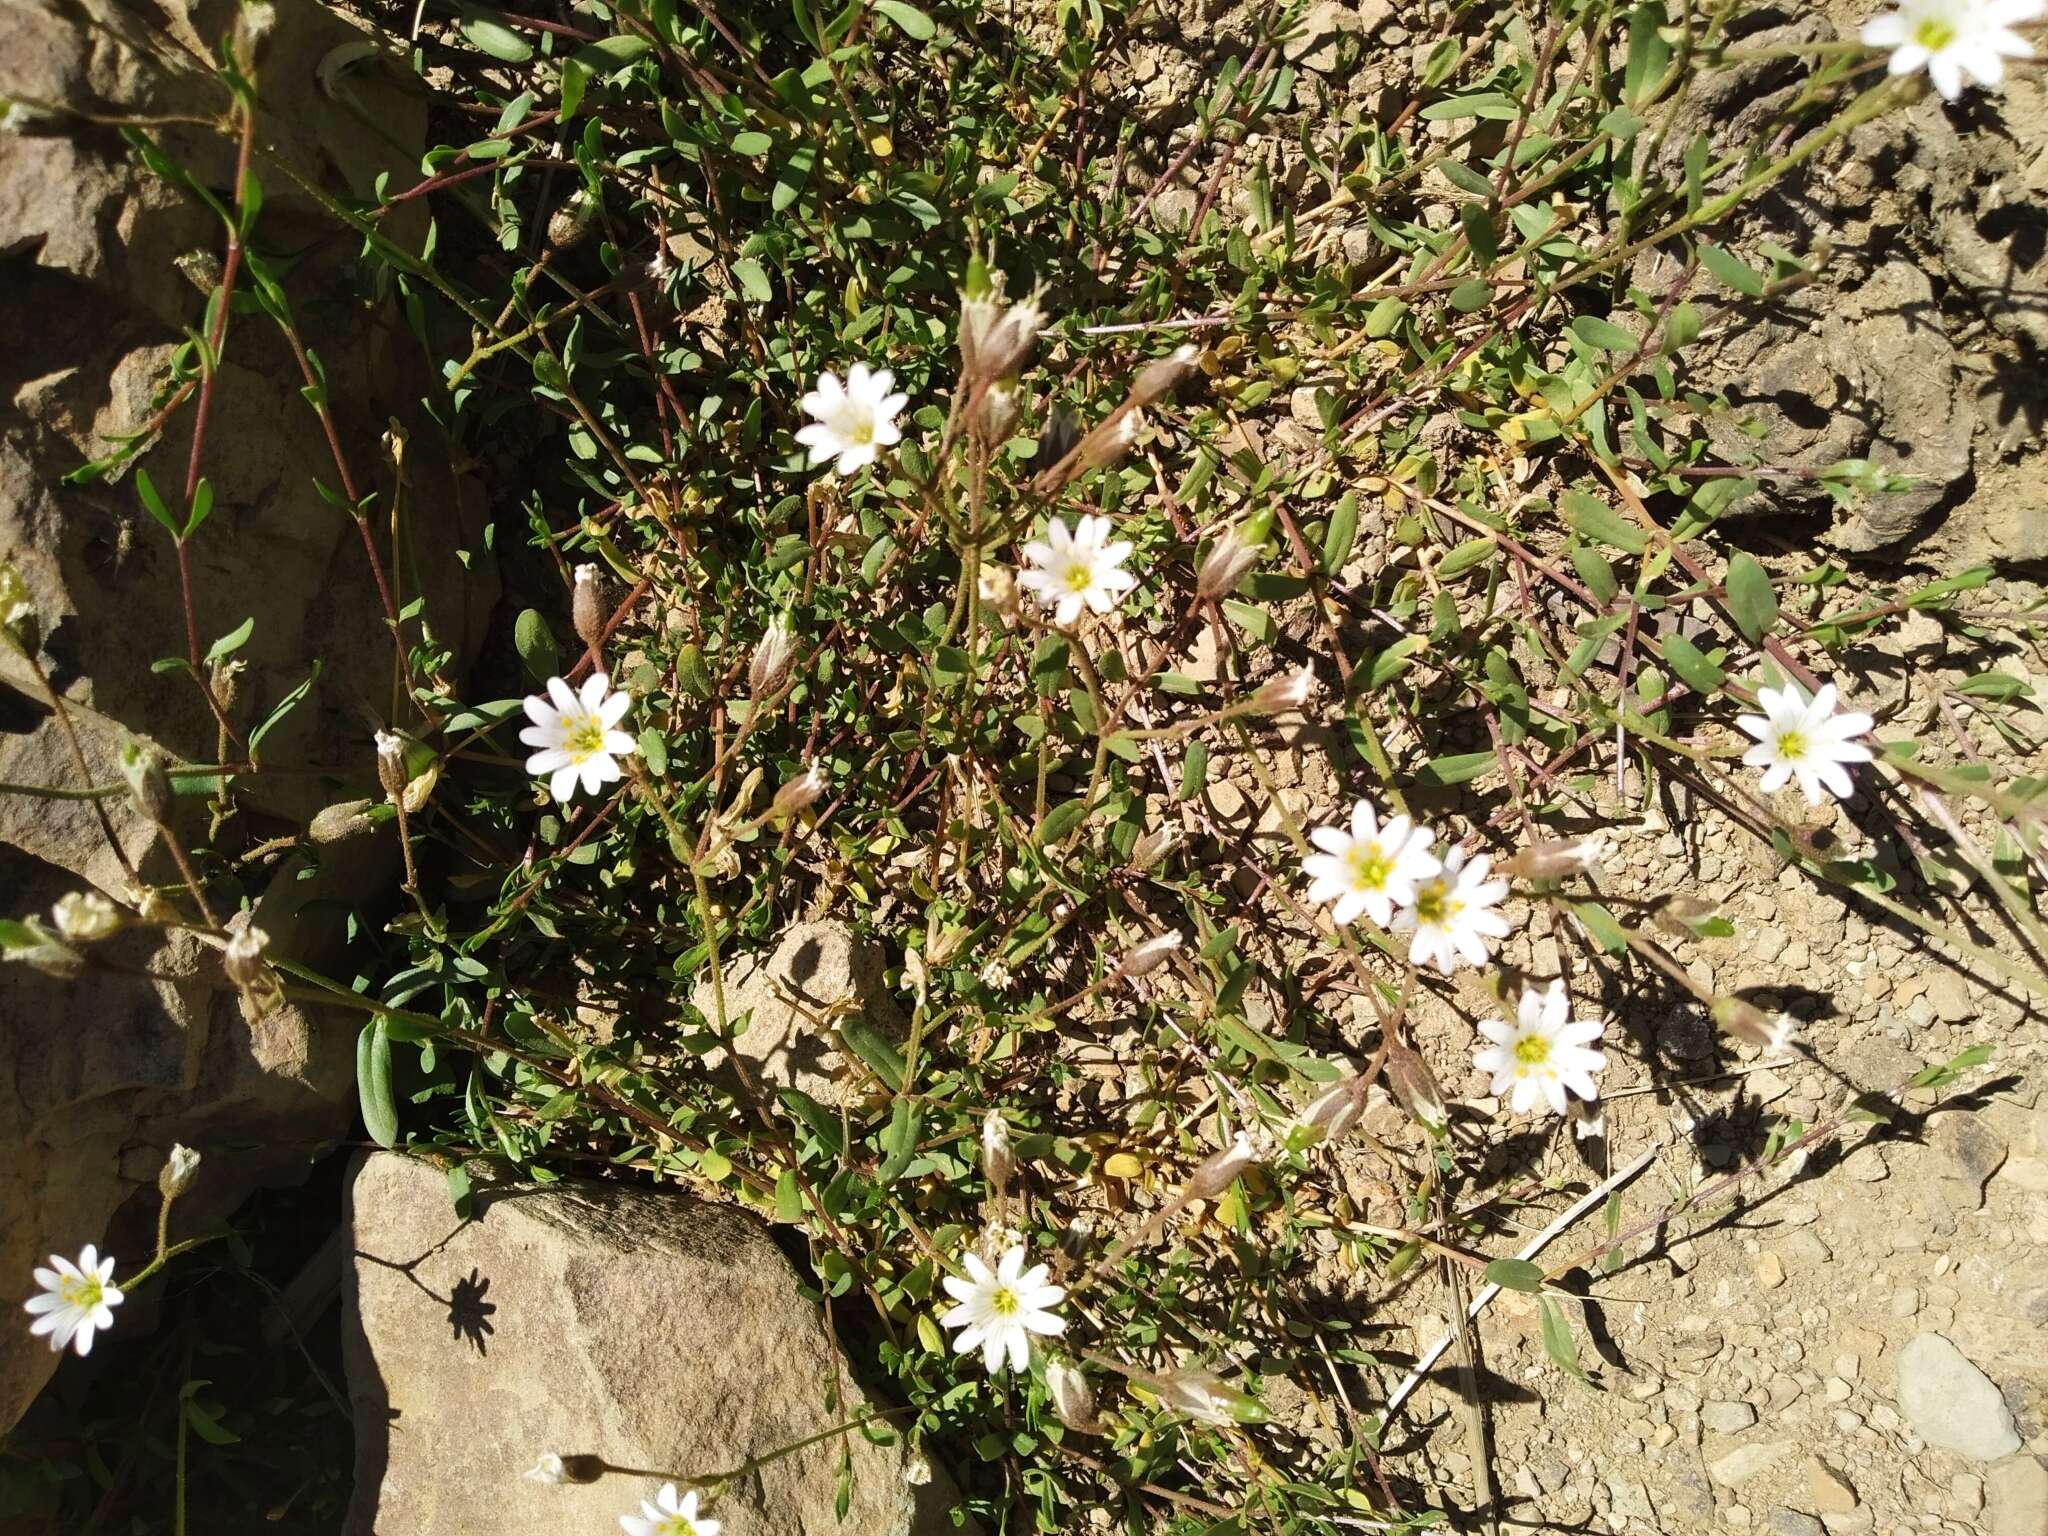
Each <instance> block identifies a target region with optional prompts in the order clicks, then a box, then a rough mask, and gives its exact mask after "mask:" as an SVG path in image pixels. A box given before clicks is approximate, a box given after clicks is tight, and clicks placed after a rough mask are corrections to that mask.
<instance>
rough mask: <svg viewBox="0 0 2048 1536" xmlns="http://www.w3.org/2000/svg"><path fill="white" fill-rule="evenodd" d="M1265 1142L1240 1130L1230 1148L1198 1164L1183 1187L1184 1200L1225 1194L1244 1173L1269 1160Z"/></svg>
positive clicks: (1211, 1197)
mask: <svg viewBox="0 0 2048 1536" xmlns="http://www.w3.org/2000/svg"><path fill="white" fill-rule="evenodd" d="M1263 1142H1264V1138H1263V1137H1260V1138H1259V1139H1258V1140H1254V1139H1253V1138H1252V1136H1251V1135H1250V1134H1248V1133H1247V1132H1244V1131H1239V1132H1238V1133H1237V1137H1236V1139H1235V1140H1233V1141H1232V1142H1231V1143H1230V1145H1229V1146H1227V1147H1225V1148H1224V1149H1223V1150H1222V1151H1221V1152H1216V1153H1212V1154H1211V1155H1210V1156H1208V1157H1207V1158H1204V1159H1203V1160H1202V1161H1201V1162H1199V1163H1197V1164H1196V1165H1195V1171H1194V1172H1193V1173H1191V1174H1189V1175H1188V1181H1187V1183H1185V1184H1183V1185H1182V1186H1181V1197H1182V1198H1183V1199H1186V1200H1212V1199H1214V1198H1215V1197H1216V1196H1218V1195H1220V1194H1222V1193H1223V1191H1224V1190H1226V1189H1228V1188H1230V1186H1231V1184H1232V1183H1234V1182H1235V1181H1236V1179H1237V1176H1238V1175H1239V1174H1240V1173H1243V1172H1244V1171H1245V1170H1246V1169H1247V1168H1251V1167H1254V1166H1256V1165H1257V1164H1259V1163H1263V1162H1264V1161H1265V1160H1266V1158H1267V1156H1268V1155H1269V1153H1268V1151H1267V1149H1266V1148H1265V1147H1264V1146H1263Z"/></svg>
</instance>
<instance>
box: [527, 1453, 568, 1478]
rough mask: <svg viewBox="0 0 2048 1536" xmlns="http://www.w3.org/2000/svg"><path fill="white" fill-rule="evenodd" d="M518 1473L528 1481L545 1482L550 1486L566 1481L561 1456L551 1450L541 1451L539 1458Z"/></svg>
mask: <svg viewBox="0 0 2048 1536" xmlns="http://www.w3.org/2000/svg"><path fill="white" fill-rule="evenodd" d="M519 1475H520V1476H521V1477H523V1478H525V1479H526V1480H527V1481H528V1482H529V1483H546V1484H548V1485H550V1486H553V1485H554V1484H557V1483H561V1482H565V1481H567V1476H566V1473H565V1471H564V1469H563V1466H562V1458H561V1457H559V1456H557V1455H556V1454H555V1453H554V1452H553V1451H543V1452H541V1457H540V1460H539V1461H536V1462H535V1463H534V1464H533V1465H532V1466H531V1467H529V1468H528V1469H527V1470H526V1471H524V1472H522V1473H520V1474H519Z"/></svg>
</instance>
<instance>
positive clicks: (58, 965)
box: [0, 917, 85, 981]
mask: <svg viewBox="0 0 2048 1536" xmlns="http://www.w3.org/2000/svg"><path fill="white" fill-rule="evenodd" d="M0 959H6V960H11V961H13V962H14V963H15V964H16V965H25V966H27V967H29V969H31V970H36V971H41V972H42V973H43V974H44V975H45V976H54V977H56V978H57V979H58V980H59V981H69V980H70V979H71V978H72V977H74V976H76V975H77V974H78V973H79V972H80V971H82V970H84V969H85V956H83V955H81V954H80V953H79V952H78V951H77V950H75V949H73V948H72V947H71V946H70V945H69V944H66V943H64V942H63V941H62V940H61V939H59V938H58V937H57V935H56V934H54V933H52V932H51V931H50V930H49V929H47V928H45V927H44V926H43V925H42V923H41V921H40V920H39V919H36V918H33V917H30V918H25V919H23V920H22V921H21V922H19V923H15V924H12V925H11V931H9V932H8V933H7V935H6V937H5V938H4V939H0Z"/></svg>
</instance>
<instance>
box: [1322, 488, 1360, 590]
mask: <svg viewBox="0 0 2048 1536" xmlns="http://www.w3.org/2000/svg"><path fill="white" fill-rule="evenodd" d="M1357 541H1358V498H1357V497H1356V496H1354V495H1352V494H1351V493H1350V492H1349V491H1346V492H1345V493H1344V494H1343V496H1342V497H1340V498H1339V499H1338V501H1337V507H1336V510H1335V511H1333V512H1332V513H1331V514H1330V526H1329V527H1328V528H1326V529H1324V530H1323V573H1324V574H1325V575H1328V576H1334V575H1336V574H1337V573H1338V572H1339V571H1341V570H1343V569H1344V562H1345V561H1346V560H1349V559H1350V558H1351V546H1352V545H1353V544H1355V543H1356V542H1357Z"/></svg>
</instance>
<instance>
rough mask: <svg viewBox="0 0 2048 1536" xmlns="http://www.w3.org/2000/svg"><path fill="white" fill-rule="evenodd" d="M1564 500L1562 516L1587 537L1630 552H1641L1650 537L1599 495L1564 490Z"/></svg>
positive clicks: (1646, 545)
mask: <svg viewBox="0 0 2048 1536" xmlns="http://www.w3.org/2000/svg"><path fill="white" fill-rule="evenodd" d="M1563 500H1564V515H1565V519H1566V520H1567V521H1568V522H1569V523H1570V524H1571V525H1572V527H1574V528H1576V529H1577V530H1578V531H1579V532H1580V533H1582V534H1584V535H1585V536H1586V537H1587V538H1589V539H1596V540H1598V541H1599V542H1600V543H1602V544H1611V545H1613V546H1614V548H1616V549H1620V550H1625V551H1627V552H1628V553H1629V554H1631V555H1640V554H1641V553H1642V552H1643V550H1644V549H1645V548H1647V547H1648V545H1649V539H1648V537H1647V536H1646V535H1645V534H1644V532H1643V530H1642V529H1641V528H1639V527H1638V526H1637V525H1636V524H1634V523H1632V522H1630V521H1628V519H1626V518H1624V517H1623V516H1622V515H1621V514H1620V513H1619V512H1617V511H1615V510H1614V508H1612V507H1610V506H1608V505H1607V503H1606V502H1604V501H1602V500H1600V499H1599V498H1598V497H1596V496H1589V495H1587V494H1586V493H1585V492H1584V491H1566V492H1565V493H1564V498H1563Z"/></svg>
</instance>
